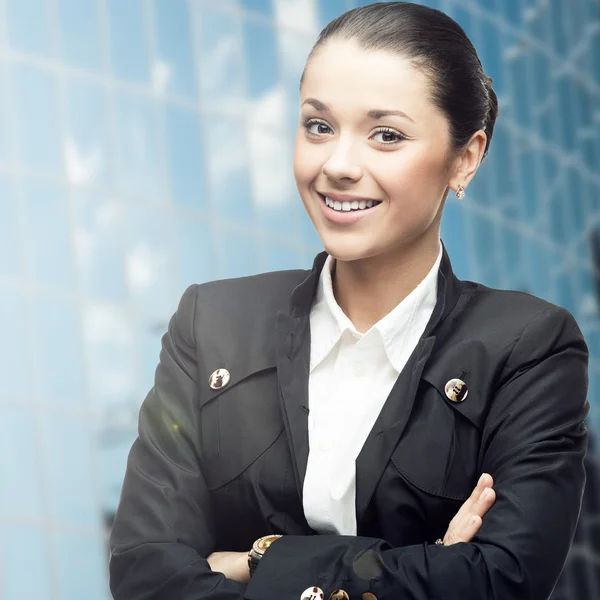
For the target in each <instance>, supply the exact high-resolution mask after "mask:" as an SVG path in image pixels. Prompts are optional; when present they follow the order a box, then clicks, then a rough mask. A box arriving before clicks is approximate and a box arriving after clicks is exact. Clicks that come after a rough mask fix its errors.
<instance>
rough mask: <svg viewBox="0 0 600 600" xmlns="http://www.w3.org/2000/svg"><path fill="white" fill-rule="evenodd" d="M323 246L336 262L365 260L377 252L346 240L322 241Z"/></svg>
mask: <svg viewBox="0 0 600 600" xmlns="http://www.w3.org/2000/svg"><path fill="white" fill-rule="evenodd" d="M323 245H324V247H325V251H326V252H327V254H331V256H332V257H333V258H335V259H336V260H340V261H343V262H353V261H356V260H362V259H365V258H371V257H372V256H375V255H377V254H378V252H377V250H376V249H375V248H373V247H371V246H367V245H366V244H364V243H363V244H360V243H356V241H354V242H352V241H351V240H349V239H346V240H335V241H334V240H323Z"/></svg>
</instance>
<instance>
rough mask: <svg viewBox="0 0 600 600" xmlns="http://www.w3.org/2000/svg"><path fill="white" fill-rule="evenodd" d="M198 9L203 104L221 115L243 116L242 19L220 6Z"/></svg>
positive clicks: (199, 74) (195, 13) (197, 23)
mask: <svg viewBox="0 0 600 600" xmlns="http://www.w3.org/2000/svg"><path fill="white" fill-rule="evenodd" d="M194 6H195V12H194V26H195V28H196V38H197V39H198V42H199V44H200V50H199V56H198V57H197V62H198V79H199V83H200V89H201V94H202V103H203V104H204V106H206V107H207V108H210V109H213V110H218V111H219V112H225V113H228V114H234V115H235V114H242V113H243V112H244V110H245V105H246V100H245V96H244V77H245V75H244V47H243V40H242V25H241V22H240V18H239V15H238V14H237V12H236V13H231V14H230V13H229V12H222V11H220V10H218V9H217V5H209V4H206V3H202V4H195V5H194Z"/></svg>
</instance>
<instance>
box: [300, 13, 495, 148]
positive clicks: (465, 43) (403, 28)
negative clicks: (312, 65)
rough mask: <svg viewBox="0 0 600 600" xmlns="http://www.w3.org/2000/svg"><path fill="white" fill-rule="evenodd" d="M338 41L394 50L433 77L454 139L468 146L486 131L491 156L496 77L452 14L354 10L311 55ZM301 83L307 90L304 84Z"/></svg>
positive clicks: (434, 96)
mask: <svg viewBox="0 0 600 600" xmlns="http://www.w3.org/2000/svg"><path fill="white" fill-rule="evenodd" d="M333 39H341V40H353V41H355V42H357V43H358V44H359V46H360V47H362V48H364V49H365V50H384V51H388V52H393V53H395V54H398V55H400V56H402V57H405V58H407V59H409V60H411V61H412V62H413V64H415V66H417V67H419V68H422V69H424V70H425V72H426V73H427V74H428V75H429V76H430V86H429V88H430V94H431V100H432V102H433V104H434V105H435V106H436V107H437V108H438V109H439V110H441V111H442V112H443V113H444V114H445V115H446V117H447V119H448V122H449V124H450V126H449V130H450V140H451V143H452V145H453V146H454V148H455V149H461V148H463V147H464V146H465V145H466V144H467V142H468V141H469V139H470V138H471V136H472V135H473V134H474V133H475V132H476V131H478V130H480V129H483V130H484V131H485V133H486V135H487V142H486V146H485V152H484V155H483V156H484V158H485V156H486V155H487V153H488V150H489V147H490V142H491V140H492V136H493V133H494V125H495V123H496V117H497V115H498V98H497V97H496V93H495V92H494V90H493V89H492V83H493V81H492V79H491V78H490V77H488V76H487V75H486V74H485V73H484V70H483V65H482V64H481V61H480V59H479V56H478V55H477V51H476V50H475V48H474V46H473V44H472V43H471V41H470V40H469V38H468V37H467V34H466V33H465V32H464V30H463V29H462V27H461V26H460V25H459V24H458V23H457V22H456V21H454V20H453V19H452V18H450V17H449V16H448V15H447V14H445V13H443V12H442V11H439V10H436V9H434V8H429V7H427V6H422V5H420V4H414V3H412V2H378V3H376V4H369V5H367V6H362V7H360V8H354V9H352V10H349V11H347V12H345V13H344V14H342V15H340V16H339V17H337V18H336V19H334V20H333V21H331V23H329V24H328V25H327V26H326V27H325V29H323V31H321V33H320V34H319V37H318V39H317V41H316V43H315V45H314V46H313V48H312V50H311V52H310V55H309V57H308V61H307V64H308V62H310V58H311V56H313V55H314V54H315V52H316V51H317V50H318V49H319V48H320V47H321V46H323V45H324V44H326V43H327V42H329V41H331V40H333ZM303 79H304V74H303V75H302V78H301V80H300V85H301V86H302V80H303Z"/></svg>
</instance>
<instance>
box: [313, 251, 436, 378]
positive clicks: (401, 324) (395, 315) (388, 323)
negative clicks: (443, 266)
mask: <svg viewBox="0 0 600 600" xmlns="http://www.w3.org/2000/svg"><path fill="white" fill-rule="evenodd" d="M442 256H443V246H442V243H441V242H440V250H439V253H438V257H437V259H436V261H435V263H434V264H433V266H432V267H431V269H430V270H429V272H428V273H427V275H426V276H425V278H424V279H423V280H422V281H421V282H420V283H419V285H418V286H417V287H416V288H415V289H414V290H413V291H412V292H411V293H410V294H409V295H408V296H407V297H406V298H404V300H402V302H400V304H398V305H397V306H396V307H395V308H394V309H393V310H392V311H391V312H389V313H388V314H387V315H386V316H385V317H383V318H382V319H381V320H379V321H378V322H377V323H376V324H375V325H373V327H371V329H370V330H369V331H367V332H366V333H364V334H361V333H360V332H359V331H358V330H357V329H356V328H355V327H354V325H353V324H352V321H350V319H349V318H348V316H347V315H346V314H345V313H344V311H342V309H341V308H340V306H339V304H338V303H337V301H336V300H335V296H334V294H333V281H332V278H331V269H332V267H333V264H334V259H333V257H331V256H327V258H326V260H325V264H324V265H323V268H322V270H321V274H320V277H319V282H318V285H317V290H316V294H315V299H314V302H313V305H312V308H311V313H310V320H311V330H312V336H311V339H312V342H311V353H310V370H311V371H312V370H313V369H314V368H315V367H316V366H317V365H318V364H319V363H320V362H321V361H322V360H324V359H325V357H326V356H327V355H328V354H329V353H330V352H331V351H332V350H333V348H334V346H335V345H336V344H337V343H338V342H339V340H340V338H341V337H342V335H343V334H344V333H345V332H348V333H349V334H350V335H353V336H354V337H355V338H360V343H361V345H365V344H368V345H371V344H372V343H376V344H377V343H378V344H381V343H383V346H384V348H385V351H386V354H387V356H388V359H389V361H390V363H391V364H392V366H393V367H394V368H395V369H396V370H397V371H398V372H400V371H401V370H402V369H403V367H404V364H405V363H406V360H407V358H408V356H406V352H409V353H410V352H411V351H412V345H411V343H410V340H409V338H410V336H411V333H415V332H418V334H419V335H420V334H421V333H422V332H423V330H424V329H425V326H426V325H427V323H428V321H429V318H430V317H431V314H432V312H433V310H434V308H435V304H436V301H437V281H438V277H437V274H438V271H439V268H440V263H441V261H442ZM415 341H416V340H415ZM406 342H408V343H406Z"/></svg>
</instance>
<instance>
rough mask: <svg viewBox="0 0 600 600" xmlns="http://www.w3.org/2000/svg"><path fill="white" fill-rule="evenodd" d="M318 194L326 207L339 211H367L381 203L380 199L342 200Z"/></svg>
mask: <svg viewBox="0 0 600 600" xmlns="http://www.w3.org/2000/svg"><path fill="white" fill-rule="evenodd" d="M319 196H320V198H321V200H322V201H323V202H324V203H325V205H326V206H327V207H329V208H330V209H331V210H333V211H335V212H339V213H342V212H362V211H367V210H369V209H371V208H375V207H376V206H379V205H380V204H381V201H380V200H366V199H361V200H359V199H354V200H345V199H344V200H342V199H337V198H330V197H329V196H325V195H324V194H319Z"/></svg>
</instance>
